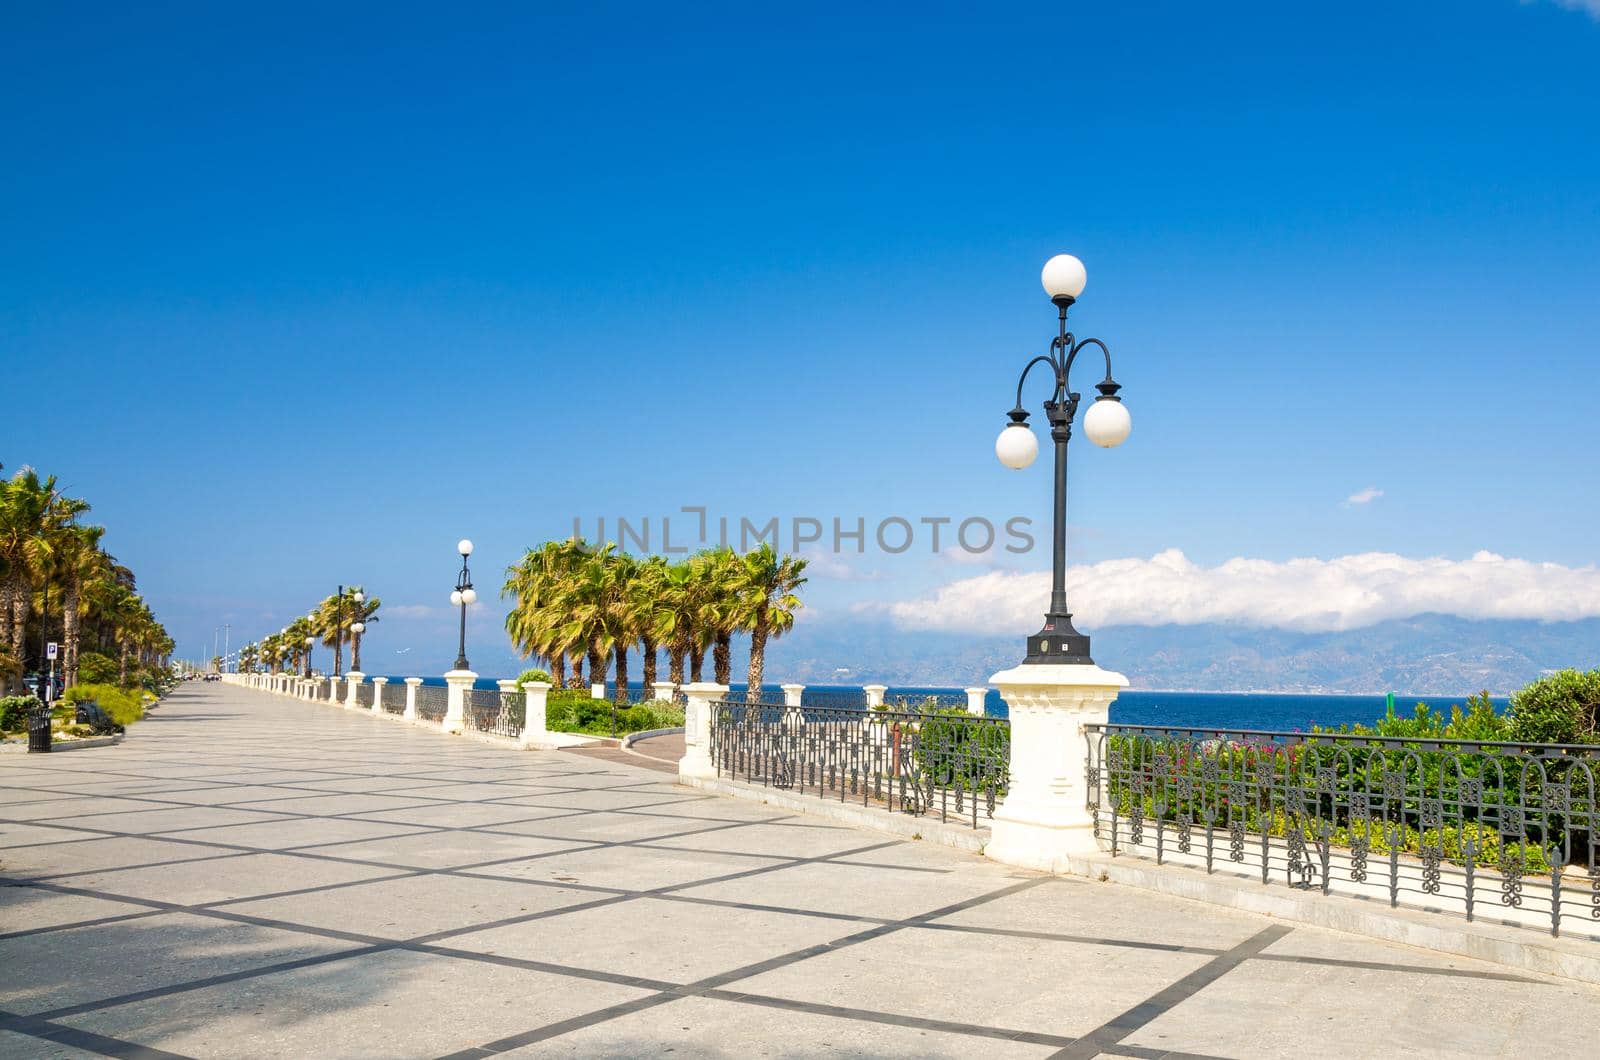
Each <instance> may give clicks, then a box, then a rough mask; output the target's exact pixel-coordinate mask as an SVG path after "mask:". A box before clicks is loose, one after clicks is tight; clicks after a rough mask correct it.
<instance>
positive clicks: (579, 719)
mask: <svg viewBox="0 0 1600 1060" xmlns="http://www.w3.org/2000/svg"><path fill="white" fill-rule="evenodd" d="M616 724H617V735H618V736H623V735H626V734H627V733H630V732H643V731H645V730H646V729H673V728H677V727H679V726H681V725H682V724H683V708H682V707H678V706H674V705H673V704H671V703H664V702H659V701H655V700H652V701H650V702H646V703H640V704H637V705H635V706H630V707H618V708H617V715H616ZM545 727H546V728H548V729H549V730H550V731H551V732H572V733H580V734H582V735H585V736H610V735H611V700H609V699H594V698H592V697H591V696H590V695H589V693H588V692H585V691H583V690H582V689H563V690H556V691H552V692H551V693H550V695H549V698H548V699H546V701H545Z"/></svg>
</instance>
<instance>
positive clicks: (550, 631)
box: [500, 537, 589, 688]
mask: <svg viewBox="0 0 1600 1060" xmlns="http://www.w3.org/2000/svg"><path fill="white" fill-rule="evenodd" d="M588 552H589V547H588V546H587V545H586V544H585V543H584V542H583V541H581V540H580V539H578V538H575V537H574V538H568V539H567V540H565V541H547V542H545V543H544V544H543V545H541V546H539V547H538V548H537V549H530V550H529V551H528V552H527V553H526V554H525V555H524V556H523V557H522V559H521V560H520V561H519V562H518V563H516V564H514V565H512V566H510V567H508V568H506V580H505V584H504V585H502V586H501V589H500V595H501V597H502V598H504V597H507V596H510V597H513V598H514V599H515V600H516V605H515V606H514V607H512V609H511V612H510V613H509V614H508V615H507V616H506V632H507V633H508V634H510V636H511V641H512V643H513V644H515V645H516V646H517V649H518V650H519V651H521V652H522V654H523V655H524V656H528V657H539V656H542V657H543V658H545V659H546V660H548V661H549V663H550V672H551V674H552V675H553V679H554V682H555V685H556V687H558V688H560V687H562V686H563V685H565V686H566V687H570V688H581V687H583V657H584V654H585V651H586V648H585V644H584V640H583V637H582V631H581V630H578V629H576V628H574V627H573V626H572V625H571V624H570V623H569V622H568V621H567V615H566V609H567V608H568V606H569V602H570V599H569V598H570V597H571V595H572V593H573V591H574V589H575V586H576V581H577V572H578V571H579V570H580V568H581V566H582V564H583V562H584V559H585V557H586V556H587V555H588ZM569 655H570V656H571V658H572V675H571V677H570V678H568V677H567V659H568V656H569Z"/></svg>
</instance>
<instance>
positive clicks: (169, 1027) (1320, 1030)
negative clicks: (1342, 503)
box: [0, 684, 1600, 1060]
mask: <svg viewBox="0 0 1600 1060" xmlns="http://www.w3.org/2000/svg"><path fill="white" fill-rule="evenodd" d="M0 884H3V886H0V1056H3V1057H30V1058H38V1057H77V1056H90V1055H109V1056H127V1057H168V1056H193V1057H230V1058H253V1057H280V1056H281V1057H302V1056H317V1057H438V1056H462V1057H478V1056H489V1055H493V1054H499V1053H506V1054H509V1055H513V1056H571V1057H596V1056H600V1057H647V1056H659V1055H664V1054H667V1053H672V1054H673V1055H676V1056H682V1057H699V1056H708V1057H805V1056H830V1055H836V1056H857V1057H909V1056H916V1057H930V1056H932V1057H958V1056H959V1057H971V1056H974V1055H980V1056H983V1057H984V1058H985V1060H1003V1058H1008V1057H1045V1056H1052V1055H1054V1056H1067V1057H1089V1056H1096V1055H1105V1056H1131V1057H1147V1058H1155V1057H1163V1056H1173V1057H1182V1056H1196V1055H1200V1056H1229V1057H1280V1056H1285V1055H1294V1056H1296V1057H1316V1056H1341V1057H1392V1056H1396V1055H1412V1056H1415V1055H1435V1056H1461V1055H1467V1054H1474V1055H1479V1056H1511V1055H1517V1056H1525V1055H1538V1056H1542V1057H1564V1056H1582V1055H1592V1052H1591V1050H1592V1048H1593V1045H1592V1043H1593V1037H1592V1030H1591V1029H1592V1028H1593V1027H1596V1026H1600V991H1596V990H1594V989H1591V988H1588V987H1584V986H1579V985H1576V984H1573V983H1569V982H1565V981H1559V980H1553V979H1542V978H1537V977H1534V976H1528V975H1520V974H1511V973H1509V972H1506V971H1505V970H1503V969H1500V968H1496V967H1493V966H1489V965H1481V964H1475V963H1473V962H1470V961H1466V960H1460V959H1448V958H1444V957H1440V956H1438V955H1434V954H1429V953H1425V952H1422V951H1417V950H1411V949H1406V948H1404V947H1398V946H1386V945H1383V944H1380V943H1375V942H1371V941H1368V940H1364V939H1357V938H1354V937H1349V936H1343V935H1339V934H1334V933H1330V932H1324V931H1319V930H1316V929H1311V928H1295V927H1291V926H1289V925H1287V924H1284V923H1281V922H1276V921H1272V920H1267V919H1262V918H1258V917H1252V916H1248V915H1244V914H1237V913H1232V912H1228V911H1224V910H1219V909H1214V908H1211V907H1208V906H1203V905H1199V904H1195V903H1190V902H1185V901H1183V900H1180V899H1173V898H1166V897H1162V896H1157V895H1151V894H1148V893H1145V892H1140V891H1137V890H1132V889H1128V888H1124V887H1119V886H1116V885H1112V884H1103V883H1098V882H1095V881H1091V880H1083V879H1052V878H1049V877H1044V876H1039V875H1035V874H1032V873H1025V872H1019V871H1014V870H1010V869H1007V868H1005V867H1003V866H1000V865H996V864H993V863H990V862H988V861H985V860H984V859H982V858H979V857H975V856H970V855H966V854H962V853H958V852H955V851H951V850H948V849H944V848H939V847H933V846H930V845H928V844H924V843H919V842H908V841H899V840H894V839H890V838H887V837H886V836H884V835H881V834H877V833H872V832H866V831H858V830H854V829H851V828H847V827H842V826H838V825H833V824H829V823H825V822H821V821H819V820H816V819H810V818H806V817H804V816H798V815H794V814H789V813H783V812H778V811H775V810H771V809H769V808H767V807H763V806H760V805H757V804H753V803H748V802H743V801H735V800H731V799H726V798H721V797H717V796H708V795H705V794H702V793H699V792H694V791H690V790H687V789H682V788H678V787H677V786H675V785H674V784H673V782H672V777H671V776H669V775H667V774H664V773H663V772H661V771H660V770H659V769H651V768H645V767H641V766H639V765H635V764H631V763H630V762H629V761H628V760H627V759H626V758H625V757H623V756H622V755H621V754H620V753H618V752H610V753H608V754H606V755H602V756H596V755H586V754H580V753H574V752H518V751H513V750H501V749H498V748H495V747H490V746H486V745H484V744H482V743H477V742H473V741H468V740H464V739H461V738H454V737H447V736H443V735H440V734H438V733H435V732H428V731H424V730H421V729H417V728H413V727H409V726H405V725H400V724H395V723H392V722H388V721H385V720H383V719H379V718H373V717H371V716H368V715H363V714H359V713H354V712H345V711H341V710H339V709H337V708H332V707H328V706H326V705H312V704H306V703H299V702H295V701H290V700H285V699H280V698H277V697H273V696H268V695H265V694H262V693H257V692H252V691H249V690H245V689H239V688H234V687H229V686H223V685H217V684H209V685H190V686H187V687H186V688H184V689H183V690H181V691H179V692H178V693H176V694H175V695H174V696H172V697H171V698H170V699H169V700H168V701H167V702H166V703H165V704H163V705H162V706H161V707H160V708H159V709H158V710H157V711H156V712H155V714H154V715H152V717H151V718H150V719H149V720H147V721H146V722H143V723H141V724H140V725H138V726H137V727H135V728H134V729H133V730H132V732H131V734H130V736H129V739H128V740H127V741H126V742H125V743H123V744H122V745H120V746H118V747H114V748H106V749H99V750H85V751H79V752H73V753H69V754H56V755H51V756H49V757H44V756H16V755H12V756H6V757H4V758H0Z"/></svg>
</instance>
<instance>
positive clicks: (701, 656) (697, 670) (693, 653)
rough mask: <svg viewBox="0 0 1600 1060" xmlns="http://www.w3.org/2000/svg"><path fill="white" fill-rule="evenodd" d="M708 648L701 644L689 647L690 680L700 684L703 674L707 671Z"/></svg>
mask: <svg viewBox="0 0 1600 1060" xmlns="http://www.w3.org/2000/svg"><path fill="white" fill-rule="evenodd" d="M705 668H706V650H705V649H704V648H702V647H701V646H700V645H699V644H696V645H694V646H693V647H691V648H690V649H689V680H691V681H693V682H694V683H695V684H699V683H700V680H701V675H702V674H703V673H705Z"/></svg>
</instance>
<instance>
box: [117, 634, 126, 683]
mask: <svg viewBox="0 0 1600 1060" xmlns="http://www.w3.org/2000/svg"><path fill="white" fill-rule="evenodd" d="M117 687H118V688H127V687H128V644H127V642H126V641H124V642H123V644H122V657H121V659H120V660H119V661H118V663H117Z"/></svg>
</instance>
